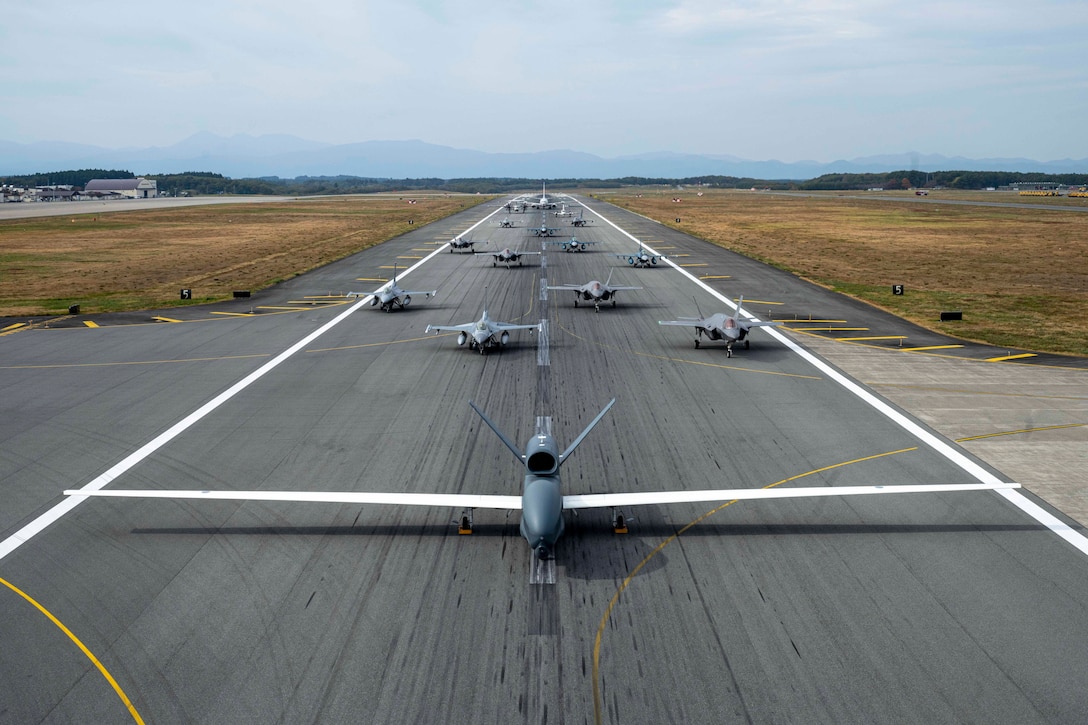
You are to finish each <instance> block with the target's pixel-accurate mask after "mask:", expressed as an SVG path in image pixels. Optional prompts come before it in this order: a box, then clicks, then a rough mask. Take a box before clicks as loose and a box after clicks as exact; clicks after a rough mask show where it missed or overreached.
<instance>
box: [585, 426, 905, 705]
mask: <svg viewBox="0 0 1088 725" xmlns="http://www.w3.org/2000/svg"><path fill="white" fill-rule="evenodd" d="M916 450H918V446H912V447H910V448H900V449H899V450H897V451H888V452H886V453H877V454H876V455H872V456H865V457H864V458H855V459H854V460H852V461H843V462H842V463H833V464H831V465H830V466H824V467H823V468H816V469H813V470H811V471H806V472H805V473H799V474H797V475H796V476H790V477H789V478H783V479H782V480H781V481H776V482H774V483H772V484H770V485H768V486H764V487H763V488H775V487H776V486H781V485H782V484H783V483H789V482H791V481H796V480H798V479H801V478H805V477H806V476H812V475H815V474H817V473H824V472H825V471H830V470H833V469H836V468H842V467H843V466H849V465H852V464H855V463H864V462H866V461H872V460H876V459H877V458H886V457H887V456H894V455H897V454H899V453H909V452H911V451H916ZM735 503H737V500H736V499H734V500H732V501H726V502H725V503H723V504H721V505H720V506H717V507H716V508H713V509H711V510H710V511H707V512H706V513H705V514H703V515H702V516H699V517H698V518H696V519H694V520H693V521H691V522H689V523H688V524H687V525H685V526H684V527H682V528H681V529H680V530H679V531H677V532H676V533H675V534H673V535H672V536H670V537H669V538H667V539H665V540H664V541H662V542H661V543H660V544H658V545H657V546H655V547H654V549H653V551H651V552H650V553H649V554H647V555H646V557H645V558H644V559H643V560H642V561H640V562H639V563H638V564H636V565H635V568H634V569H632V570H631V572H630V573H629V574H628V575H627V576H626V577H624V580H623V581H622V582H620V585H619V587H617V588H616V593H615V594H613V595H612V598H611V599H610V600H609V601H608V606H607V607H605V610H604V614H603V615H601V621H600V624H598V625H597V635H596V637H595V638H594V640H593V677H592V679H593V721H594V722H595V723H597V725H600V723H602V722H603V712H602V710H601V669H600V661H601V640H602V639H603V637H604V630H605V627H607V626H608V620H609V619H610V618H611V616H612V610H614V609H615V608H616V605H617V604H618V603H619V600H620V595H621V594H623V592H624V591H625V590H626V589H627V587H628V586H630V584H631V582H632V581H634V579H635V577H636V576H637V575H638V573H639V572H640V571H641V570H642V569H643V567H645V566H646V565H647V564H649V563H650V560H651V559H653V558H654V557H655V556H657V555H658V554H660V553H661V552H662V550H664V548H665V547H666V546H668V545H669V544H671V543H673V542H674V541H676V540H677V539H679V538H680V536H681V535H682V534H684V533H685V532H687V531H688V530H689V529H691V528H692V527H694V526H696V525H698V524H700V523H702V522H703V521H705V520H707V519H708V518H710V517H711V516H713V515H714V514H716V513H718V512H719V511H721V510H722V509H724V508H727V507H729V506H732V505H733V504H735Z"/></svg>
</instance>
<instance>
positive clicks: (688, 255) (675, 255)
mask: <svg viewBox="0 0 1088 725" xmlns="http://www.w3.org/2000/svg"><path fill="white" fill-rule="evenodd" d="M658 249H661V247H658ZM669 256H670V257H676V258H677V259H679V258H680V257H690V256H691V255H690V254H688V253H687V252H682V253H680V254H670V255H669Z"/></svg>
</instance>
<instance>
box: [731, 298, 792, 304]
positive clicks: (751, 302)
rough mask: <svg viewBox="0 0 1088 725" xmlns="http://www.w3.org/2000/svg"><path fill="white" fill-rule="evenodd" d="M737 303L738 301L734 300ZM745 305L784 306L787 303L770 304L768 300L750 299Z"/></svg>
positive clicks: (745, 301)
mask: <svg viewBox="0 0 1088 725" xmlns="http://www.w3.org/2000/svg"><path fill="white" fill-rule="evenodd" d="M735 301H736V300H734V302H735ZM744 304H746V305H784V304H786V303H785V302H768V301H767V300H749V299H746V300H744Z"/></svg>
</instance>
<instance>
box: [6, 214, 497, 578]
mask: <svg viewBox="0 0 1088 725" xmlns="http://www.w3.org/2000/svg"><path fill="white" fill-rule="evenodd" d="M501 209H502V207H498V208H497V209H495V211H493V212H491V213H490V214H488V215H486V216H484V217H483V218H482V219H480V221H478V222H476V223H475V224H473V225H472V226H471V227H469V228H468V229H466V230H465V232H464V233H465V234H467V233H468V232H471V231H472V230H473V229H475V228H476V227H478V226H480V225H481V224H483V223H484V222H486V221H487V220H488V219H490V218H491V217H493V216H495V214H497V213H498V212H499V211H500V210H501ZM443 248H444V247H439V248H438V249H436V250H434V251H433V252H432V253H431V254H429V255H427V256H426V257H425V258H423V259H421V260H420V261H418V262H416V263H415V264H413V265H412V266H411V267H408V268H407V269H406V270H404V272H402V273H401V274H402V275H404V276H407V275H408V274H410V273H411V272H413V271H414V270H416V269H418V268H419V267H422V266H423V265H424V264H426V263H427V262H428V261H430V260H431V259H432V258H433V257H435V256H437V255H438V254H439V253H441V252H442V250H443ZM372 298H373V295H367V296H365V297H361V298H360V299H359V301H358V302H356V303H355V304H354V305H352V306H350V307H349V308H348V309H346V310H344V311H343V312H341V313H340V314H338V315H337V316H336V317H334V318H333V319H331V320H329V321H328V322H326V323H325V324H324V325H322V326H321V327H319V328H317V329H316V330H314V331H313V332H311V333H310V334H309V335H306V336H305V337H303V338H302V339H301V340H299V341H298V342H296V343H295V344H294V345H291V346H290V347H289V348H287V349H286V350H284V351H283V352H281V353H280V354H279V355H277V356H276V357H274V358H272V359H271V360H269V361H268V362H267V363H265V364H264V365H262V366H261V367H259V368H257V369H256V370H254V371H253V372H251V373H250V374H249V375H247V376H245V377H244V378H242V379H241V380H239V381H238V382H237V383H235V384H234V385H232V386H231V387H229V388H227V389H226V390H225V391H223V392H222V393H220V394H219V395H217V396H216V397H214V398H212V399H211V400H209V401H208V402H207V403H205V404H204V405H202V406H200V407H199V408H197V409H196V410H194V411H193V412H192V413H190V414H189V415H187V416H186V417H184V418H182V419H181V420H180V421H178V422H177V423H175V424H174V425H172V426H170V427H169V428H167V429H166V430H165V431H163V432H162V433H160V434H159V435H158V436H156V437H155V438H153V439H152V440H150V441H148V442H147V443H145V444H144V445H143V446H141V447H140V448H138V449H137V450H136V451H134V452H133V453H131V454H129V455H128V456H126V457H125V458H123V459H122V460H121V461H120V462H118V463H117V464H115V465H113V466H112V467H110V468H109V469H108V470H107V471H105V472H104V473H102V474H101V475H99V476H98V477H97V478H95V479H93V480H92V481H90V482H89V483H87V484H86V485H85V486H83V487H82V489H81V490H84V491H98V490H101V489H103V488H105V487H106V486H108V485H109V484H110V483H112V482H113V481H114V480H115V479H116V478H118V477H120V476H122V475H124V474H125V473H126V472H128V471H129V470H130V469H132V468H133V467H134V466H136V465H137V464H139V463H140V462H141V461H143V460H144V459H146V458H147V457H148V456H150V455H151V454H153V453H155V451H157V450H159V449H160V448H162V447H163V446H165V445H166V444H167V443H169V442H170V441H172V440H174V439H175V438H177V437H178V436H179V435H181V434H182V433H184V432H185V431H186V430H188V429H189V428H191V427H192V426H193V425H195V424H196V423H198V422H199V421H201V420H202V419H203V418H205V417H206V416H208V415H209V414H210V413H212V411H214V410H215V409H217V408H218V407H219V406H221V405H223V404H224V403H226V402H227V401H228V400H230V399H231V398H233V397H234V396H235V395H237V394H238V393H240V392H242V391H243V390H245V389H246V388H248V387H249V386H250V385H252V384H253V383H255V382H257V381H258V380H260V379H261V378H263V377H264V376H265V375H267V374H268V373H270V372H271V371H272V370H274V369H275V368H277V367H279V366H280V365H281V364H282V363H283V362H285V361H286V360H288V359H289V358H291V357H292V356H293V355H294V354H295V353H297V352H299V351H300V350H303V349H305V348H306V346H307V345H309V344H310V343H311V342H313V341H314V340H316V339H317V338H319V337H321V336H322V335H324V334H325V333H326V332H328V331H329V330H331V329H333V328H334V327H336V326H337V325H339V324H340V323H341V322H343V321H344V320H346V319H347V318H349V317H350V316H351V315H352V314H354V313H355V312H356V311H357V310H360V309H362V308H363V307H365V306H367V305H369V304H370V300H371V299H372ZM86 500H87V497H86V496H68V497H66V498H65V500H63V501H61V502H60V503H59V504H57V505H56V506H54V507H53V508H51V509H49V510H48V511H46V512H45V513H43V514H42V515H40V516H38V517H37V518H36V519H34V520H33V521H31V522H30V523H28V524H27V525H25V526H23V527H22V528H21V529H19V530H18V531H16V532H15V533H14V534H12V535H10V536H8V537H7V538H6V539H4V540H3V541H0V561H3V560H4V559H5V558H6V557H7V556H8V555H9V554H11V553H12V552H13V551H15V550H16V549H18V548H19V547H20V546H22V545H23V544H25V543H26V542H28V541H30V539H32V538H34V537H35V536H37V535H38V534H40V533H41V532H42V531H44V530H45V529H46V528H47V527H48V526H50V525H51V524H53V523H54V522H56V521H58V520H59V519H60V518H61V517H63V516H64V515H65V514H67V513H68V512H69V511H71V510H72V509H74V508H75V507H76V506H78V505H80V504H81V503H83V502H84V501H86Z"/></svg>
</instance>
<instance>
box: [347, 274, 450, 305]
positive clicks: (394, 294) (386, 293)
mask: <svg viewBox="0 0 1088 725" xmlns="http://www.w3.org/2000/svg"><path fill="white" fill-rule="evenodd" d="M437 294H438V290H426V291H422V292H420V291H412V292H409V291H408V290H405V289H401V288H400V287H399V286H398V285H397V265H396V264H394V265H393V279H391V280H389V281H388V282H387V283H385V284H384V285H382V286H381V287H379V288H378V289H377V290H375V291H374V292H349V293H348V296H349V297H366V296H367V295H371V299H370V306H371V307H376V306H377V305H378V304H381V306H382V310H383V311H384V312H392V311H393V308H394V307H400V308H401V309H403V308H405V307H407V306H408V305H410V304H411V303H412V295H423V296H424V297H434V296H435V295H437Z"/></svg>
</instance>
